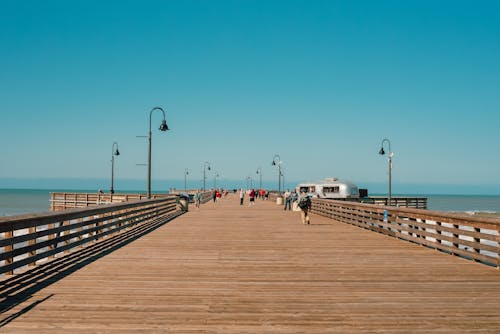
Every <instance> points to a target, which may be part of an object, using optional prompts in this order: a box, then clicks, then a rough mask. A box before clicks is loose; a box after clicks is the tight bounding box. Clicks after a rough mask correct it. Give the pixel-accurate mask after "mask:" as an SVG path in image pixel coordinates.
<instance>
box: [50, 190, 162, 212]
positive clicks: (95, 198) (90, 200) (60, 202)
mask: <svg viewBox="0 0 500 334" xmlns="http://www.w3.org/2000/svg"><path fill="white" fill-rule="evenodd" d="M165 197H172V195H168V194H151V198H152V199H156V198H165ZM147 198H148V197H147V195H146V194H99V193H64V192H56V193H50V210H51V211H61V210H66V209H73V208H86V207H89V206H94V205H102V204H110V203H123V202H132V201H138V200H144V199H147Z"/></svg>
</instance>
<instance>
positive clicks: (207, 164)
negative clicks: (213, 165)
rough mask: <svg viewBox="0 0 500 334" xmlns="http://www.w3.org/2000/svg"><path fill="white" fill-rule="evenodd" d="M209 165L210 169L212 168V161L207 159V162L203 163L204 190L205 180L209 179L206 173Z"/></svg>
mask: <svg viewBox="0 0 500 334" xmlns="http://www.w3.org/2000/svg"><path fill="white" fill-rule="evenodd" d="M207 167H208V170H210V162H208V161H205V163H204V164H203V191H205V182H206V180H207V174H206V171H207Z"/></svg>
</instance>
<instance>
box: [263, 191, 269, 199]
mask: <svg viewBox="0 0 500 334" xmlns="http://www.w3.org/2000/svg"><path fill="white" fill-rule="evenodd" d="M264 197H265V198H266V200H268V199H269V190H266V194H265V195H264Z"/></svg>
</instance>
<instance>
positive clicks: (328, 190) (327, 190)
mask: <svg viewBox="0 0 500 334" xmlns="http://www.w3.org/2000/svg"><path fill="white" fill-rule="evenodd" d="M339 191H340V189H339V187H338V186H336V187H323V192H324V193H338V192H339Z"/></svg>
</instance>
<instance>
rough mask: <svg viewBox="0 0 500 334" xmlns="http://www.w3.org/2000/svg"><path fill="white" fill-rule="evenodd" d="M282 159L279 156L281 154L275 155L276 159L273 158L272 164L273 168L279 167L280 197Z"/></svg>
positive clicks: (279, 189)
mask: <svg viewBox="0 0 500 334" xmlns="http://www.w3.org/2000/svg"><path fill="white" fill-rule="evenodd" d="M281 163H282V161H281V158H280V156H279V154H275V155H274V157H273V162H272V163H271V165H273V166H276V165H277V166H278V195H279V196H281V175H282V174H281Z"/></svg>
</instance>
